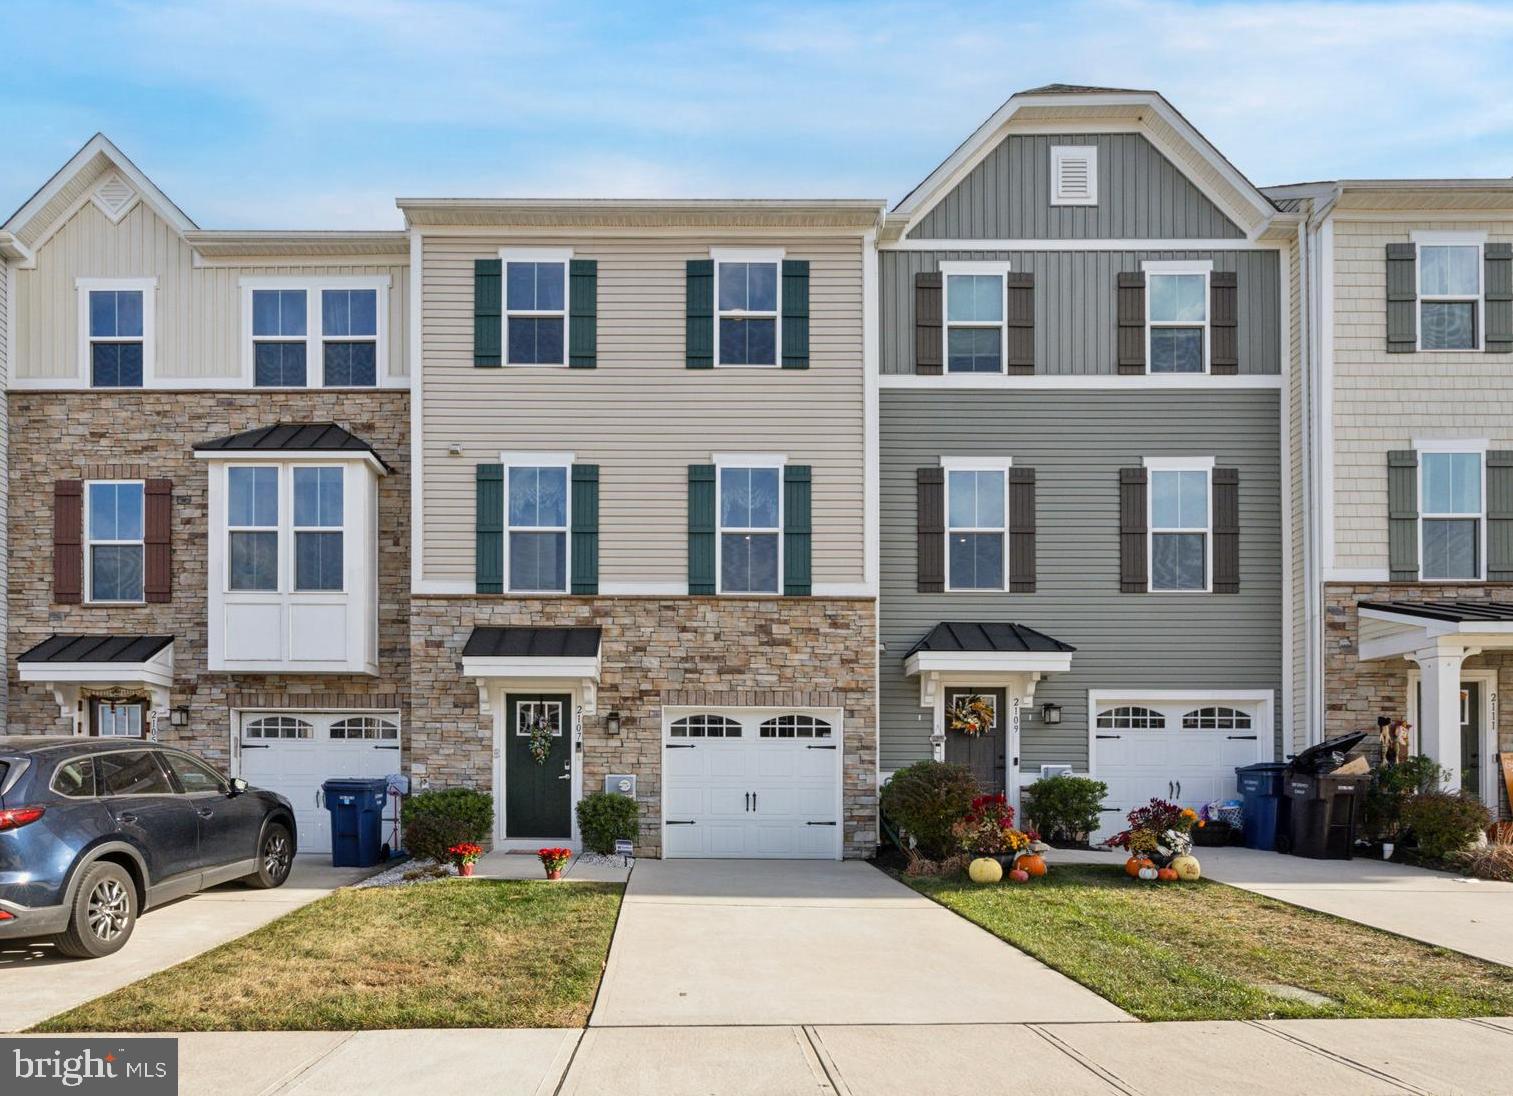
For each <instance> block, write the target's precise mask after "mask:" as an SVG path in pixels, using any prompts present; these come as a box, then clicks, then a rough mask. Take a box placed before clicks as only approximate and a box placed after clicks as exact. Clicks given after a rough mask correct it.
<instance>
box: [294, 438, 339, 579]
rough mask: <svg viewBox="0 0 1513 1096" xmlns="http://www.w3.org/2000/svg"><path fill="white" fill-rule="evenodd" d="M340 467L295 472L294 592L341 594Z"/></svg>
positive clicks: (295, 470) (323, 466)
mask: <svg viewBox="0 0 1513 1096" xmlns="http://www.w3.org/2000/svg"><path fill="white" fill-rule="evenodd" d="M344 475H345V470H344V469H343V468H342V467H341V466H339V465H317V466H314V467H309V468H303V467H296V468H295V469H294V588H295V589H296V590H328V591H339V590H341V589H342V588H343V586H344V585H345V583H344V580H343V575H342V527H343V524H344V516H343V513H342V478H343V476H344Z"/></svg>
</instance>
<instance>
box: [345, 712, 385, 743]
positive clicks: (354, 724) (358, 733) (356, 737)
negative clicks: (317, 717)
mask: <svg viewBox="0 0 1513 1096" xmlns="http://www.w3.org/2000/svg"><path fill="white" fill-rule="evenodd" d="M330 735H331V737H332V738H333V739H338V740H340V741H344V742H356V741H377V742H393V741H394V740H395V739H397V738H398V737H399V724H398V723H395V722H394V721H393V720H392V719H380V718H379V717H378V716H376V715H354V716H348V717H347V718H346V719H338V720H337V721H336V722H335V723H333V724H331V731H330Z"/></svg>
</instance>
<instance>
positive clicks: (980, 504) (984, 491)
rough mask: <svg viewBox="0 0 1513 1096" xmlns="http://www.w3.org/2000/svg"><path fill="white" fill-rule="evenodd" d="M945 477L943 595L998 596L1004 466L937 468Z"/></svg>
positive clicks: (1003, 559)
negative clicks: (982, 593) (987, 592)
mask: <svg viewBox="0 0 1513 1096" xmlns="http://www.w3.org/2000/svg"><path fill="white" fill-rule="evenodd" d="M941 463H942V464H943V465H944V467H945V477H946V589H947V590H1002V589H1004V576H1005V575H1006V574H1007V571H1008V568H1007V555H1008V552H1007V547H1008V525H1007V514H1008V486H1009V483H1008V481H1009V462H1008V461H1007V460H1003V461H977V460H954V459H952V458H949V457H948V458H946V459H945V460H943V461H942V462H941Z"/></svg>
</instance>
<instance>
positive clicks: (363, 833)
mask: <svg viewBox="0 0 1513 1096" xmlns="http://www.w3.org/2000/svg"><path fill="white" fill-rule="evenodd" d="M388 790H389V782H388V780H387V779H386V778H384V777H378V778H377V779H372V780H370V779H366V778H360V779H359V778H345V779H341V778H339V779H333V780H327V781H326V782H325V783H324V784H322V785H321V792H322V794H323V795H324V796H325V800H326V810H328V811H330V812H331V864H332V866H333V867H337V868H371V867H372V866H373V865H374V864H377V863H378V862H379V861H380V860H382V859H383V858H384V855H385V850H384V847H383V811H384V799H385V798H386V797H387V795H388Z"/></svg>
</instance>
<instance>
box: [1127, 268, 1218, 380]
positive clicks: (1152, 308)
mask: <svg viewBox="0 0 1513 1096" xmlns="http://www.w3.org/2000/svg"><path fill="white" fill-rule="evenodd" d="M1211 267H1212V264H1211V263H1208V262H1206V261H1204V262H1201V263H1181V262H1159V263H1158V262H1148V263H1144V264H1142V269H1143V270H1144V271H1145V341H1146V347H1145V352H1146V358H1145V360H1146V361H1147V362H1148V363H1149V365H1148V367H1147V368H1148V369H1149V371H1150V372H1151V373H1207V372H1208V343H1209V315H1208V300H1209V298H1208V277H1209V273H1210V271H1211Z"/></svg>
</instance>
